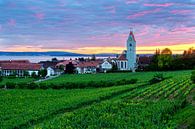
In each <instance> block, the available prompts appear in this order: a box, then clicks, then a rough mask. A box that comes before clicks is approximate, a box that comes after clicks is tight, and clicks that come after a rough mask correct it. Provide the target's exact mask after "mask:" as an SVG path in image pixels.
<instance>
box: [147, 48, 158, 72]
mask: <svg viewBox="0 0 195 129" xmlns="http://www.w3.org/2000/svg"><path fill="white" fill-rule="evenodd" d="M159 56H160V49H156V52H155V54H154V56H153V57H152V59H151V64H150V65H149V69H150V70H158V58H159Z"/></svg>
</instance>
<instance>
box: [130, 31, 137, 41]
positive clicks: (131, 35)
mask: <svg viewBox="0 0 195 129" xmlns="http://www.w3.org/2000/svg"><path fill="white" fill-rule="evenodd" d="M129 37H132V39H133V41H135V42H136V40H135V37H134V34H133V31H132V30H130V32H129Z"/></svg>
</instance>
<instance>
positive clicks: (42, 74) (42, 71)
mask: <svg viewBox="0 0 195 129" xmlns="http://www.w3.org/2000/svg"><path fill="white" fill-rule="evenodd" d="M38 74H39V76H40V77H46V76H47V70H46V69H42V70H40V71H39V73H38Z"/></svg>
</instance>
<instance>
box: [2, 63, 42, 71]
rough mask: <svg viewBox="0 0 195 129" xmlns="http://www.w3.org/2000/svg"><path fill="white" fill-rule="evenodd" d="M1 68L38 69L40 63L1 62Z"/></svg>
mask: <svg viewBox="0 0 195 129" xmlns="http://www.w3.org/2000/svg"><path fill="white" fill-rule="evenodd" d="M0 67H1V69H4V70H40V69H41V65H40V64H33V63H1V64H0Z"/></svg>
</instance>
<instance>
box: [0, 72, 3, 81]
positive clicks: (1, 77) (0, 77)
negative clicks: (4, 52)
mask: <svg viewBox="0 0 195 129" xmlns="http://www.w3.org/2000/svg"><path fill="white" fill-rule="evenodd" d="M2 81H3V76H2V75H1V71H0V82H2Z"/></svg>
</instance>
